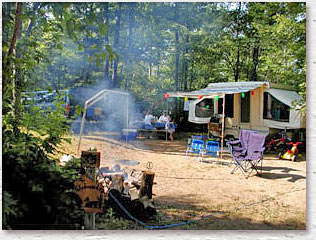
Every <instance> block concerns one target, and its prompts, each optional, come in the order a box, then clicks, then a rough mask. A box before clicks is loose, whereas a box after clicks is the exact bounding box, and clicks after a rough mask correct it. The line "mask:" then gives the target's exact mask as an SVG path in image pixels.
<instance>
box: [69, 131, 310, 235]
mask: <svg viewBox="0 0 316 240" xmlns="http://www.w3.org/2000/svg"><path fill="white" fill-rule="evenodd" d="M115 139H117V136H115V134H110V133H98V134H96V133H94V134H93V135H87V136H85V137H83V138H82V143H81V149H82V150H87V149H89V148H97V150H98V151H100V152H101V167H102V166H103V167H106V166H108V167H111V166H113V165H114V164H117V163H119V164H120V166H121V168H122V169H125V170H126V171H130V170H132V169H135V170H146V169H147V165H148V162H151V163H152V167H153V168H152V171H154V172H155V180H154V182H155V185H154V186H153V194H154V196H153V199H154V203H155V208H156V210H157V212H158V214H157V218H156V219H155V220H150V222H148V224H150V225H161V224H171V223H178V222H181V221H187V220H193V221H192V222H190V224H187V225H184V226H178V227H174V228H172V229H201V230H202V229H211V230H229V229H239V230H240V229H249V230H252V229H253V230H259V229H260V230H262V229H266V230H273V229H278V230H279V229H280V230H283V229H293V230H303V229H305V228H306V161H305V155H300V156H299V158H298V159H297V161H296V162H291V161H286V160H279V159H278V158H277V157H276V155H273V154H271V155H265V157H264V160H263V174H262V176H261V177H260V176H257V175H256V174H255V173H254V172H253V173H252V174H251V175H250V177H249V178H248V179H246V178H245V177H244V176H243V175H242V173H241V171H237V172H235V173H234V174H230V172H231V170H232V168H233V165H230V163H231V157H230V156H229V155H224V156H223V159H222V160H219V161H218V163H217V164H215V163H214V161H215V160H216V159H215V158H212V157H208V158H205V159H204V161H203V162H200V161H198V159H197V156H188V157H186V156H185V151H186V140H185V139H183V141H181V140H176V141H173V142H171V141H168V142H166V141H165V140H159V139H139V140H136V141H131V142H122V141H118V140H115ZM77 144H78V138H76V137H73V141H72V143H71V144H70V145H65V146H63V149H64V151H67V152H68V153H73V154H75V153H76V149H77ZM130 163H132V164H130ZM195 220H198V221H195Z"/></svg>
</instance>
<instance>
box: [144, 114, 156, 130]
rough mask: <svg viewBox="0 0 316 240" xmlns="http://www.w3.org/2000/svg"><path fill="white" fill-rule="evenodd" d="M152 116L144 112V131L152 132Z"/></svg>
mask: <svg viewBox="0 0 316 240" xmlns="http://www.w3.org/2000/svg"><path fill="white" fill-rule="evenodd" d="M153 120H154V116H153V115H152V114H151V113H150V111H147V112H146V115H145V129H147V130H154V129H155V127H154V126H153Z"/></svg>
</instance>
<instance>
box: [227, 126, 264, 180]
mask: <svg viewBox="0 0 316 240" xmlns="http://www.w3.org/2000/svg"><path fill="white" fill-rule="evenodd" d="M265 138H266V137H265V135H261V134H258V133H254V132H252V133H250V134H249V136H248V145H247V149H246V154H245V155H240V154H238V153H235V154H234V153H233V154H232V157H233V160H234V164H235V168H234V169H233V170H232V171H231V173H234V172H235V171H236V170H237V169H240V170H241V172H242V173H243V175H244V176H245V178H248V177H249V175H250V174H251V173H252V171H253V170H255V171H256V172H257V174H258V175H261V174H260V173H259V172H258V165H259V163H260V162H261V173H262V160H263V151H264V143H265ZM250 169H251V171H250V172H248V170H250ZM246 172H248V174H246Z"/></svg>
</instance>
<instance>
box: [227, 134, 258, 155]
mask: <svg viewBox="0 0 316 240" xmlns="http://www.w3.org/2000/svg"><path fill="white" fill-rule="evenodd" d="M250 133H256V132H255V131H252V130H240V132H239V139H238V140H235V141H230V142H227V145H228V149H229V151H230V153H231V154H234V155H240V156H245V155H246V152H247V148H248V140H249V135H250Z"/></svg>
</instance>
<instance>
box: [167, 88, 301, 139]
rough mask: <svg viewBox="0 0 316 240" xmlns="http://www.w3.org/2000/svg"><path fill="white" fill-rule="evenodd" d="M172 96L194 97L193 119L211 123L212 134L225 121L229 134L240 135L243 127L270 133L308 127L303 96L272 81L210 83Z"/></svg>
mask: <svg viewBox="0 0 316 240" xmlns="http://www.w3.org/2000/svg"><path fill="white" fill-rule="evenodd" d="M169 96H170V97H185V98H186V99H191V101H190V104H189V119H188V120H189V121H190V122H193V123H197V124H209V129H210V133H211V134H213V135H215V136H220V135H221V122H222V121H224V122H225V124H224V130H225V133H224V134H225V136H226V137H228V138H229V137H234V138H238V135H239V130H240V129H249V130H255V131H258V132H260V133H262V134H265V135H267V134H269V133H273V132H275V131H281V130H284V129H304V128H305V119H304V117H303V116H302V114H301V112H300V111H299V106H297V107H293V103H294V102H295V101H299V100H300V99H301V97H300V96H299V95H298V94H297V93H296V92H295V91H294V90H293V89H291V88H290V87H288V86H281V85H277V84H271V83H269V82H223V83H210V84H209V85H208V86H207V87H206V88H204V89H201V90H198V91H193V92H173V93H169Z"/></svg>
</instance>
